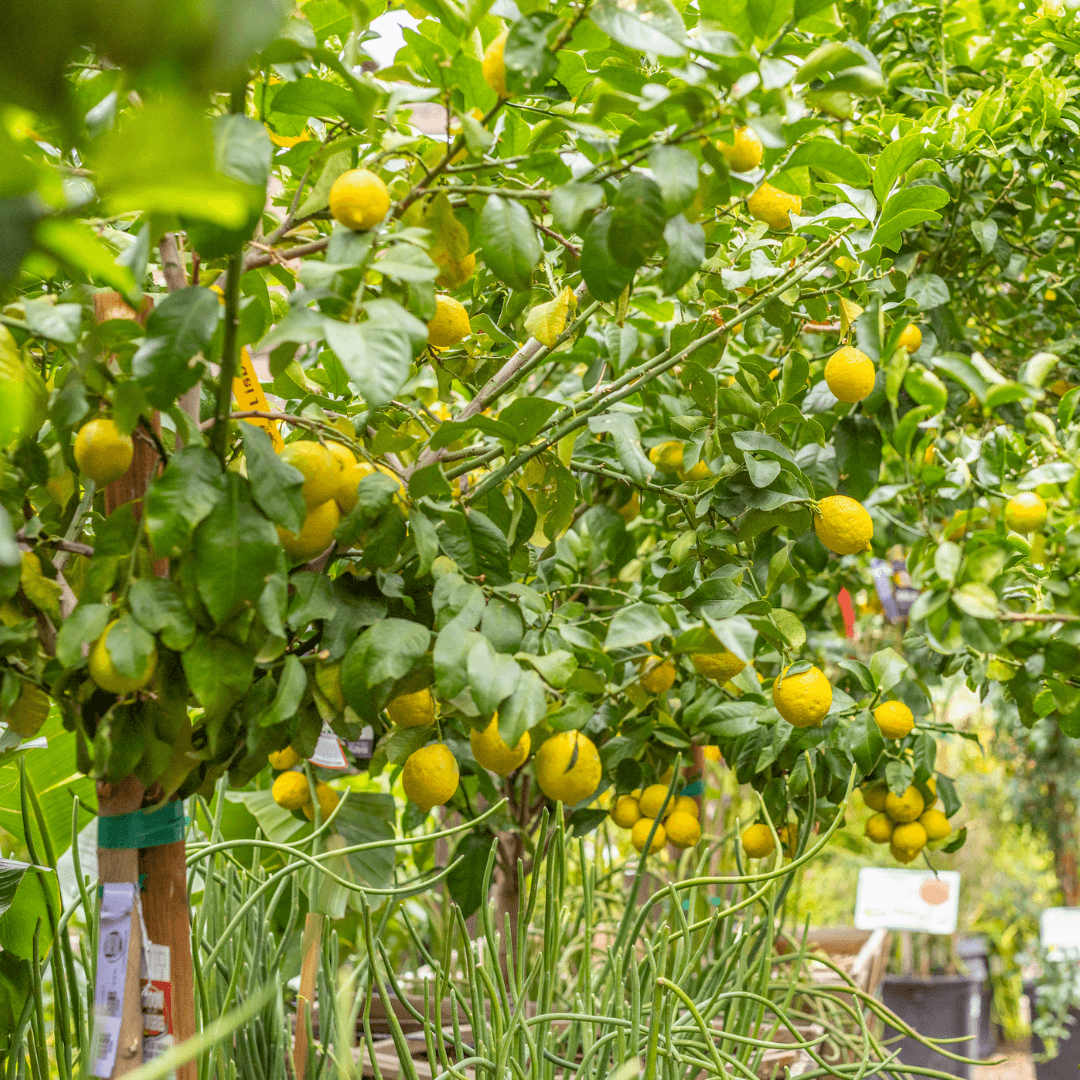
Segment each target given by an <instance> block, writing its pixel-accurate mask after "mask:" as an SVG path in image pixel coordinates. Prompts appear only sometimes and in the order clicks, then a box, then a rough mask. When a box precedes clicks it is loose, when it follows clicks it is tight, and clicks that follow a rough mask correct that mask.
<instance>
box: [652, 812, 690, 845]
mask: <svg viewBox="0 0 1080 1080" xmlns="http://www.w3.org/2000/svg"><path fill="white" fill-rule="evenodd" d="M663 828H664V830H665V832H666V833H667V841H668V843H669V844H674V845H675V847H677V848H679V849H680V850H685V849H686V848H692V847H693V846H694V845H695V844H696V843H697V842H698V841H699V840H700V839H701V825H700V824H699V823H698V819H697V818H696V817H695V816H694V815H693V814H688V813H686V812H685V811H683V810H676V811H675V812H674V813H673V814H671V815H669V817H668V818H667V820H666V821H665V822H664V825H663ZM657 831H658V832H659V830H657Z"/></svg>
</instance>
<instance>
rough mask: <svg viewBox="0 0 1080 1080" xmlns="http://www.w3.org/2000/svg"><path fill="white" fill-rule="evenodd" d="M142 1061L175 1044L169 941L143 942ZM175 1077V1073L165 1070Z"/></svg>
mask: <svg viewBox="0 0 1080 1080" xmlns="http://www.w3.org/2000/svg"><path fill="white" fill-rule="evenodd" d="M140 987H141V990H142V1014H143V1061H144V1062H146V1061H152V1060H153V1059H154V1058H156V1057H161V1055H162V1054H164V1053H165V1051H166V1050H169V1049H171V1048H172V1044H173V1013H172V963H171V956H170V953H169V946H168V945H154V944H153V943H152V942H147V943H146V944H145V945H144V946H143V964H142V979H141V981H140ZM166 1075H167V1076H168V1077H169V1078H172V1080H175V1077H176V1073H175V1072H169V1073H167V1074H166Z"/></svg>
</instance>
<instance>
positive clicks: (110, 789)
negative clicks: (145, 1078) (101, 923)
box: [97, 776, 144, 1080]
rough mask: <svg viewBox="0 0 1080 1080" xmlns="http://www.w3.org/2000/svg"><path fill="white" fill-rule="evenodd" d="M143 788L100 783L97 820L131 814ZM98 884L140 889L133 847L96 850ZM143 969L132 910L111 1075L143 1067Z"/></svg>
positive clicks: (133, 783) (126, 782)
mask: <svg viewBox="0 0 1080 1080" xmlns="http://www.w3.org/2000/svg"><path fill="white" fill-rule="evenodd" d="M143 794H144V791H143V786H142V784H140V783H139V781H138V780H136V779H135V777H134V776H127V777H125V778H124V779H123V780H121V781H120V783H119V784H109V783H106V782H105V781H100V782H99V783H98V785H97V800H98V817H119V816H120V815H121V814H132V813H134V812H135V811H136V810H138V809H139V807H140V806H141V805H142V800H143ZM97 855H98V881H99V882H100V883H101V884H102V885H104V884H105V883H106V882H109V881H130V882H132V883H134V885H135V888H136V889H138V887H139V853H138V851H137V850H136V849H135V848H115V849H114V848H98V853H97ZM141 967H142V931H141V930H140V928H139V912H138V909H137V908H136V907H132V909H131V942H130V944H129V946H128V962H127V976H126V978H125V980H124V1011H123V1014H122V1016H121V1019H120V1037H119V1041H118V1044H117V1051H116V1063H115V1065H113V1071H112V1076H113V1078H114V1080H115V1078H116V1077H118V1076H123V1075H124V1074H125V1073H129V1072H131V1071H132V1070H133V1069H137V1068H138V1067H139V1066H140V1065H141V1064H142V1037H143V1015H142V997H141V995H140V993H139V975H140V972H141Z"/></svg>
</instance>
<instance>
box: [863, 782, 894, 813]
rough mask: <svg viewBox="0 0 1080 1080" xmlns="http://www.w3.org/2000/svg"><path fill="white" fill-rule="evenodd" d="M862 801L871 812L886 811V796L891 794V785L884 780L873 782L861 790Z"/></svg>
mask: <svg viewBox="0 0 1080 1080" xmlns="http://www.w3.org/2000/svg"><path fill="white" fill-rule="evenodd" d="M860 793H861V795H862V801H863V802H864V803H865V804H866V805H867V806H868V807H869V808H870V809H871V810H884V809H885V796H886V795H888V794H889V785H888V784H887V783H885V781H884V780H871V781H870V783H869V784H866V785H865V786H864V787H862V788H860Z"/></svg>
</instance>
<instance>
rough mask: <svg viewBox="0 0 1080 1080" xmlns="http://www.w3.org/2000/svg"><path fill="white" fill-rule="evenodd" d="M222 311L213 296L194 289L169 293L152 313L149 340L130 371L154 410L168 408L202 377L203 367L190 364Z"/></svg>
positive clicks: (215, 297) (147, 328)
mask: <svg viewBox="0 0 1080 1080" xmlns="http://www.w3.org/2000/svg"><path fill="white" fill-rule="evenodd" d="M219 311H220V304H219V303H218V298H217V296H215V295H214V293H212V292H211V291H210V290H209V289H201V288H197V287H195V286H191V287H189V288H186V289H179V290H178V291H177V292H174V293H170V294H169V295H168V296H167V297H166V298H165V299H164V300H163V301H162V302H161V304H159V305H158V306H157V307H156V308H154V310H153V311H152V312H151V313H150V317H149V318H148V319H147V321H146V340H145V341H144V342H143V344H142V345H141V346H140V347H139V349H138V351H137V352H136V353H135V355H134V357H133V358H132V361H131V370H132V374H133V375H135V377H136V378H137V379H138V380H139V381H140V382H141V383H143V384H144V385H145V386H146V390H147V400H148V401H149V402H150V404H151V405H153V406H154V407H155V408H158V409H164V408H167V407H168V406H169V405H171V404H172V403H173V401H174V400H175V399H176V398H177V397H179V396H180V394H183V393H184V392H185V391H187V390H190V389H191V387H193V386H194V385H195V384H196V383H197V382H198V381H199V379H200V378H201V377H202V372H203V365H202V364H201V363H198V364H192V363H190V361H191V359H192V357H193V356H194V355H195V354H196V353H197V352H199V351H200V350H202V349H204V348H206V346H207V345H208V344H209V343H210V339H211V338H212V337H213V336H214V331H215V330H216V329H217V325H218V318H219Z"/></svg>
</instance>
